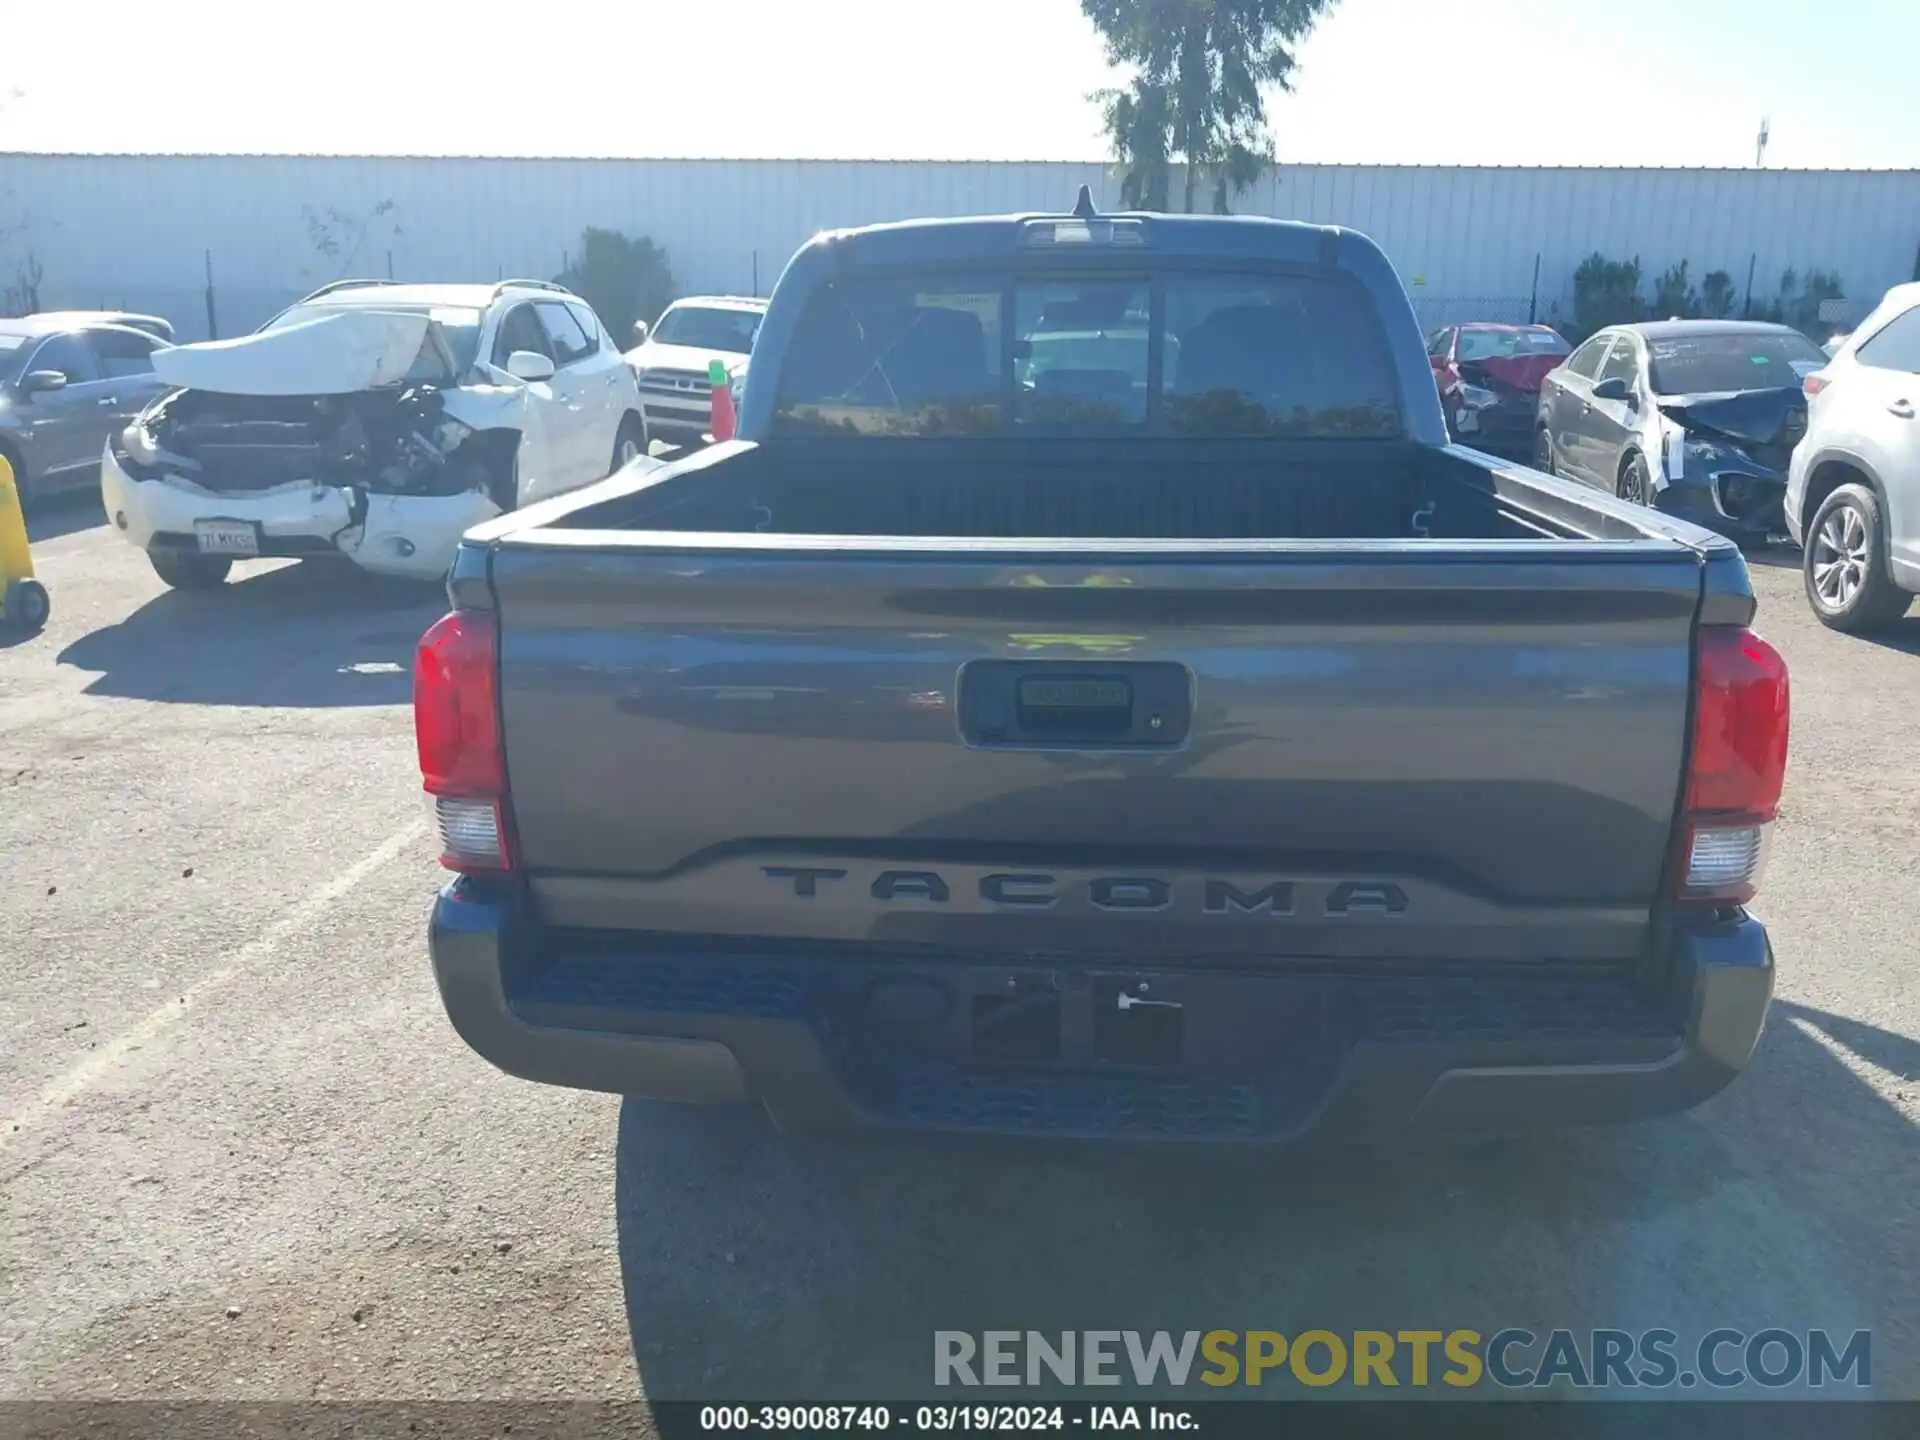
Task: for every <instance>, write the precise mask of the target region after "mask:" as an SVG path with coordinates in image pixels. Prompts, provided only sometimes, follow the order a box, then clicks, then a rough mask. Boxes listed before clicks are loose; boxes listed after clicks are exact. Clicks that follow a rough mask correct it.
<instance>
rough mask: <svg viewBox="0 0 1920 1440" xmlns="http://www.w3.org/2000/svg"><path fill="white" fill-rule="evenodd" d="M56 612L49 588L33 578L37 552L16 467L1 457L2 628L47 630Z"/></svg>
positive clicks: (0, 608)
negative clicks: (29, 538)
mask: <svg viewBox="0 0 1920 1440" xmlns="http://www.w3.org/2000/svg"><path fill="white" fill-rule="evenodd" d="M52 610H53V602H52V601H51V600H50V599H49V598H48V596H47V587H46V586H44V585H42V584H41V583H40V582H39V581H38V580H36V579H34V578H33V549H32V547H31V546H29V545H28V544H27V517H26V515H25V514H24V513H23V512H22V511H21V509H20V487H19V486H18V485H16V484H14V481H13V466H12V465H10V464H8V463H7V457H6V456H4V455H0V625H5V626H6V628H7V629H9V630H24V631H26V632H27V633H28V634H29V635H31V634H33V633H35V632H36V631H38V630H40V629H42V628H44V627H45V625H46V623H47V616H48V615H49V614H50V613H52Z"/></svg>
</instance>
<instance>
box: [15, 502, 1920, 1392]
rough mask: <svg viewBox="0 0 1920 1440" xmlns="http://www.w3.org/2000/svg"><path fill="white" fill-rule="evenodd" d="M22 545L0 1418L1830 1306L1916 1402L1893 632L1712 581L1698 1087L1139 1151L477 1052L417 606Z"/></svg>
mask: <svg viewBox="0 0 1920 1440" xmlns="http://www.w3.org/2000/svg"><path fill="white" fill-rule="evenodd" d="M34 529H35V531H36V535H37V537H38V538H37V543H36V544H35V547H34V551H35V558H36V562H37V564H38V567H39V570H40V575H41V578H42V579H43V580H45V582H46V583H47V585H48V587H49V589H50V590H51V592H52V594H53V598H54V619H53V622H52V625H51V627H50V628H49V630H48V631H47V632H46V633H45V634H43V635H42V636H40V637H38V638H35V639H32V640H28V641H24V642H20V643H14V644H12V645H11V646H9V647H8V648H4V649H0V955H4V957H5V962H6V963H5V964H4V965H0V1291H4V1294H5V1297H6V1300H5V1304H4V1305H0V1397H3V1398H56V1397H118V1398H130V1397H154V1398H188V1397H191V1398H217V1399H241V1398H245V1399H269V1398H273V1399H281V1398H295V1399H309V1398H366V1399H371V1398H378V1397H409V1398H434V1397H446V1398H453V1397H469V1398H516V1399H522V1398H524V1399H542V1398H561V1397H578V1398H607V1397H616V1398H627V1397H631V1396H632V1395H633V1394H634V1393H635V1388H636V1384H638V1385H639V1386H642V1387H644V1389H645V1391H646V1392H647V1393H648V1394H650V1395H652V1396H655V1397H703V1396H716V1395H719V1396H726V1397H729V1398H737V1397H743V1396H765V1397H769V1398H798V1397H801V1396H834V1397H838V1398H842V1399H847V1398H861V1397H871V1396H880V1395H886V1396H898V1397H902V1398H904V1397H906V1396H909V1395H912V1394H914V1393H917V1392H920V1391H922V1390H924V1388H925V1387H926V1386H927V1384H928V1383H929V1381H930V1371H931V1363H930V1362H931V1355H932V1341H931V1335H932V1332H933V1331H934V1330H936V1329H974V1330H979V1329H984V1328H988V1327H991V1326H998V1327H1007V1328H1020V1329H1040V1330H1060V1329H1067V1328H1098V1327H1111V1328H1116V1329H1154V1328H1161V1327H1165V1328H1169V1329H1187V1328H1200V1329H1207V1328H1214V1327H1224V1328H1251V1327H1265V1328H1272V1329H1277V1330H1281V1331H1289V1332H1291V1331H1297V1330H1299V1329H1302V1328H1308V1327H1324V1328H1330V1329H1334V1330H1336V1331H1338V1330H1341V1329H1343V1328H1353V1327H1368V1326H1372V1327H1381V1328H1386V1329H1393V1328H1396V1327H1419V1326H1431V1327H1433V1328H1460V1327H1471V1328H1477V1329H1480V1330H1481V1331H1483V1332H1491V1331H1492V1330H1495V1329H1498V1328H1501V1327H1503V1326H1507V1325H1524V1326H1528V1327H1529V1328H1533V1329H1535V1330H1545V1329H1551V1328H1553V1327H1555V1326H1568V1327H1574V1328H1585V1327H1590V1326H1615V1327H1620V1328H1626V1329H1635V1330H1637V1329H1642V1328H1645V1327H1651V1326H1665V1327H1668V1328H1672V1329H1674V1330H1677V1331H1680V1332H1682V1333H1687V1332H1693V1333H1696V1334H1697V1333H1700V1332H1704V1331H1706V1330H1708V1329H1711V1328H1713V1327H1715V1326H1718V1325H1728V1326H1735V1327H1740V1328H1743V1329H1746V1330H1750V1331H1751V1330H1757V1329H1759V1328H1762V1327H1764V1326H1768V1325H1781V1326H1787V1327H1792V1328H1799V1329H1805V1328H1809V1327H1825V1328H1828V1329H1830V1330H1838V1331H1843V1332H1844V1331H1850V1330H1853V1329H1857V1328H1870V1329H1871V1330H1872V1331H1873V1382H1874V1390H1875V1392H1876V1393H1878V1394H1881V1395H1901V1396H1908V1397H1920V1337H1917V1336H1916V1329H1915V1327H1916V1316H1920V1144H1917V1143H1916V1135H1917V1133H1920V1132H1916V1129H1915V1123H1916V1119H1920V974H1917V972H1920V965H1917V964H1916V959H1917V957H1920V942H1917V941H1916V927H1915V920H1914V915H1915V911H1914V905H1915V899H1916V896H1920V747H1916V745H1915V737H1916V733H1920V732H1916V728H1915V726H1916V716H1920V617H1916V618H1911V619H1909V620H1908V621H1907V622H1906V623H1905V626H1904V628H1903V629H1902V630H1900V631H1899V632H1897V633H1896V634H1895V635H1893V636H1891V637H1888V638H1887V639H1885V640H1883V641H1880V642H1870V641H1864V640H1853V639H1847V638H1844V637H1841V636H1838V635H1835V634H1831V633H1829V632H1827V631H1824V630H1822V629H1821V628H1820V627H1819V626H1818V625H1817V624H1815V622H1814V621H1813V620H1812V618H1811V616H1810V615H1809V614H1808V612H1807V608H1806V605H1805V602H1804V600H1803V599H1802V597H1801V594H1800V589H1799V576H1798V572H1797V570H1795V569H1793V568H1788V566H1787V563H1786V558H1785V557H1773V558H1774V559H1775V560H1777V561H1778V562H1779V563H1762V564H1759V565H1757V566H1756V571H1755V580H1756V584H1757V586H1758V588H1759V590H1760V593H1761V595H1762V597H1763V600H1762V610H1761V617H1760V628H1762V629H1763V630H1764V631H1765V632H1766V633H1767V634H1768V635H1769V637H1770V638H1772V639H1773V640H1774V641H1775V642H1776V643H1777V644H1778V645H1779V646H1780V648H1781V649H1782V650H1783V651H1784V652H1785V654H1786V656H1787V658H1788V660H1789V662H1790V664H1791V666H1792V668H1793V677H1794V696H1795V702H1794V703H1795V714H1794V739H1793V753H1792V762H1791V771H1790V774H1789V778H1788V785H1787V795H1786V804H1785V813H1784V816H1783V819H1782V821H1781V824H1780V826H1779V827H1778V833H1777V835H1776V839H1775V847H1774V851H1773V857H1772V862H1771V870H1770V878H1769V881H1768V884H1767V886H1766V890H1765V893H1764V896H1763V904H1762V906H1761V907H1760V908H1761V909H1762V911H1763V913H1764V914H1765V916H1766V917H1767V918H1768V920H1769V921H1770V922H1771V925H1772V929H1773V936H1774V940H1775V944H1776V947H1777V953H1778V956H1779V960H1780V966H1781V983H1780V995H1779V1000H1778V1002H1777V1004H1776V1009H1775V1012H1774V1016H1773V1020H1772V1023H1771V1025H1770V1026H1769V1029H1768V1032H1767V1035H1766V1037H1765V1039H1764V1041H1763V1042H1762V1047H1761V1050H1760V1053H1759V1055H1758V1056H1757V1058H1756V1060H1755V1062H1754V1064H1753V1066H1752V1068H1751V1070H1750V1071H1749V1072H1748V1074H1747V1075H1746V1076H1744V1077H1743V1078H1742V1079H1741V1080H1740V1081H1739V1082H1738V1083H1737V1084H1736V1085H1735V1086H1734V1087H1733V1089H1731V1090H1730V1091H1728V1092H1727V1093H1725V1094H1723V1095H1722V1096H1720V1097H1718V1098H1716V1099H1715V1100H1714V1101H1712V1102H1711V1103H1709V1104H1708V1105H1707V1106H1705V1107H1704V1108H1703V1109H1701V1110H1699V1111H1697V1112H1695V1113H1694V1114H1692V1115H1689V1116H1686V1117H1682V1118H1679V1119H1675V1120H1671V1121H1667V1122H1663V1123H1659V1124H1655V1125H1650V1126H1645V1127H1641V1128H1637V1129H1630V1130H1621V1131H1606V1132H1598V1133H1583V1134H1574V1135H1565V1136H1557V1137H1549V1138H1543V1139H1539V1140H1531V1141H1526V1142H1516V1143H1511V1144H1502V1145H1495V1146H1487V1147H1481V1148H1479V1149H1476V1150H1472V1151H1467V1152H1442V1153H1436V1154H1431V1155H1424V1156H1419V1157H1414V1158H1407V1159H1401V1160H1395V1161H1385V1160H1366V1159H1362V1158H1360V1157H1352V1158H1350V1159H1345V1160H1341V1161H1339V1162H1337V1163H1330V1162H1328V1161H1326V1160H1325V1159H1323V1158H1321V1157H1315V1158H1314V1159H1313V1160H1312V1161H1311V1163H1306V1162H1304V1161H1303V1160H1301V1159H1299V1158H1297V1157H1289V1156H1287V1155H1279V1156H1262V1157H1233V1156H1228V1157H1219V1158H1213V1157H1208V1158H1193V1157H1187V1158H1183V1159H1182V1160H1181V1161H1180V1162H1179V1163H1177V1164H1170V1163H1168V1162H1167V1160H1166V1158H1165V1157H1164V1156H1163V1155H1151V1156H1144V1157H1143V1156H1140V1155H1138V1154H1127V1153H1117V1152H1108V1151H1098V1150H1094V1151H1084V1150H1066V1149H1058V1148H1047V1149H1039V1148H1028V1147H1022V1146H999V1145H993V1146H983V1145H953V1144H939V1143H920V1142H916V1143H910V1144H908V1143H880V1142H875V1141H843V1140H822V1139H814V1138H806V1137H799V1138H794V1137H783V1136H780V1135H776V1134H774V1133H772V1132H771V1131H770V1130H769V1129H768V1127H767V1126H765V1125H764V1124H763V1123H761V1122H760V1121H759V1120H757V1119H756V1118H755V1117H754V1116H752V1115H742V1114H712V1113H704V1112H690V1111H681V1110H672V1109H665V1108H659V1107H654V1106H649V1105H644V1104H639V1103H631V1104H628V1105H626V1106H624V1107H623V1106H622V1105H621V1103H620V1102H618V1101H616V1100H613V1099H609V1098H605V1097H597V1096H587V1095H575V1094H569V1093H562V1092H558V1091H549V1090H545V1089H541V1088H537V1087H534V1086H530V1085H526V1084H522V1083H520V1082H517V1081H513V1080H509V1079H507V1078H505V1077H504V1076H501V1075H499V1074H497V1073H495V1072H494V1071H493V1070H491V1069H490V1068H489V1067H488V1066H487V1065H485V1064H484V1063H483V1062H482V1061H480V1060H479V1059H478V1058H477V1057H475V1056H474V1055H472V1054H471V1053H469V1052H468V1051H467V1050H466V1049H465V1047H464V1046H463V1045H462V1044H461V1043H460V1042H459V1041H458V1040H457V1039H456V1038H455V1036H454V1034H453V1032H452V1031H451V1030H450V1029H449V1028H448V1026H447V1025H446V1023H445V1020H444V1018H443V1016H442V1014H441V1011H440V1006H439V1001H438V997H437V995H436V994H435V991H434V987H433V983H432V979H431V977H430V975H429V973H428V969H427V964H426V956H425V946H424V923H425V915H426V907H427V903H428V900H429V897H430V896H431V895H432V893H433V890H434V887H435V886H436V884H437V883H438V882H437V875H438V873H439V872H438V871H437V870H436V868H435V866H434V864H433V859H432V854H431V851H430V850H429V846H428V841H427V833H426V826H425V823H424V809H423V805H422V803H421V801H420V798H419V795H418V789H417V777H416V774H415V769H414V757H413V753H412V739H411V723H410V713H409V710H408V703H407V702H408V695H409V679H408V674H407V667H408V665H409V663H410V658H411V647H412V643H413V641H414V639H415V638H416V637H417V635H418V634H419V632H420V630H421V629H422V628H423V627H424V626H425V625H426V624H427V623H428V621H430V620H431V619H432V618H433V616H434V615H435V614H436V613H438V609H439V597H438V596H437V594H435V593H433V592H431V591H421V590H418V589H411V590H408V589H395V588H391V587H386V586H381V585H378V584H375V583H373V582H371V581H369V580H367V579H365V578H364V577H361V576H359V575H358V574H356V573H353V572H350V571H344V570H342V571H329V570H326V569H323V568H319V567H314V566H291V565H280V566H276V565H274V564H273V563H270V562H268V563H259V564H255V565H249V566H242V567H240V569H239V571H237V572H236V575H237V578H236V580H235V581H234V582H233V583H231V584H229V585H228V586H227V587H225V588H224V589H223V590H221V591H220V592H218V593H213V594H204V595H189V594H180V593H170V592H166V591H164V590H163V589H162V587H161V585H160V583H159V581H158V580H157V579H155V578H154V577H153V575H152V574H151V572H150V571H149V570H148V568H147V567H146V565H145V564H144V563H143V562H142V561H141V560H140V559H139V557H138V556H137V555H135V554H134V553H133V552H132V551H131V550H129V549H128V548H127V547H126V546H125V545H124V544H122V543H121V542H120V541H119V540H118V539H117V538H116V537H115V536H114V535H113V534H112V533H111V532H110V531H109V530H107V529H106V528H104V527H103V525H102V524H101V523H100V520H99V516H98V515H97V513H94V512H93V511H92V510H90V508H89V507H88V506H86V505H77V506H73V507H68V508H66V509H63V510H58V511H53V512H50V513H49V514H46V515H42V516H39V517H37V518H36V521H35V525H34ZM0 643H4V642H0ZM623 1269H624V1287H623ZM629 1313H630V1314H631V1319H632V1332H633V1337H634V1343H633V1345H632V1346H631V1347H630V1345H629V1339H628V1334H629V1330H628V1318H629ZM636 1357H637V1358H636Z"/></svg>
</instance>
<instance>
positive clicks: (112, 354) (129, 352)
mask: <svg viewBox="0 0 1920 1440" xmlns="http://www.w3.org/2000/svg"><path fill="white" fill-rule="evenodd" d="M87 338H88V339H90V340H91V341H92V342H93V353H94V354H95V355H97V356H98V357H99V358H100V372H101V374H103V375H105V376H106V378H107V379H109V380H120V379H124V378H125V377H127V376H130V375H151V374H152V373H153V352H154V349H155V347H157V346H158V345H159V343H160V342H159V341H157V340H155V339H154V338H153V337H152V336H151V335H140V334H135V333H134V332H133V331H131V330H95V331H93V332H92V333H91V334H90V335H89V336H88V337H87Z"/></svg>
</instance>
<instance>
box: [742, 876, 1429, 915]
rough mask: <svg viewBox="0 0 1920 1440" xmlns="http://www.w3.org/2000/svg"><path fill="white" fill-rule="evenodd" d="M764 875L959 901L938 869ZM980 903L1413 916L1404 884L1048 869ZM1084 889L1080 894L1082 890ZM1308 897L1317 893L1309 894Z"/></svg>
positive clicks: (821, 887) (811, 893)
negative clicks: (1076, 873)
mask: <svg viewBox="0 0 1920 1440" xmlns="http://www.w3.org/2000/svg"><path fill="white" fill-rule="evenodd" d="M761 873H762V874H764V875H766V877H767V878H768V879H770V880H777V881H779V882H780V883H782V884H784V885H787V886H789V887H791V893H792V895H793V897H794V898H795V899H797V900H816V899H819V898H820V896H821V895H822V894H823V893H825V892H826V889H827V887H829V886H838V885H841V884H849V883H850V884H852V885H855V886H861V885H864V887H865V889H866V892H867V894H868V895H870V896H871V897H872V898H873V899H874V900H875V901H878V902H879V903H880V904H883V905H892V904H921V905H925V904H935V905H944V904H946V903H948V902H949V901H951V900H952V899H953V894H954V888H955V886H954V883H953V882H951V881H949V880H948V879H947V877H946V876H944V875H942V874H941V873H940V872H939V871H937V870H880V871H876V872H874V874H873V876H872V879H871V880H864V881H863V880H862V879H859V878H856V877H853V876H851V875H850V873H849V872H848V871H847V870H846V869H845V868H844V867H841V866H827V865H763V866H762V867H761ZM972 883H973V884H974V885H975V886H977V888H978V892H979V896H980V899H981V900H983V901H985V902H986V903H987V904H989V905H994V906H1003V907H1006V908H1008V909H1045V908H1047V907H1048V906H1051V905H1054V904H1056V903H1058V902H1059V901H1061V900H1062V899H1066V898H1070V897H1071V898H1077V899H1080V900H1083V901H1085V902H1086V903H1088V904H1090V905H1092V906H1093V908H1094V909H1096V910H1105V911H1110V912H1116V913H1117V912H1125V911H1129V910H1137V911H1141V912H1161V911H1167V910H1172V909H1178V908H1182V907H1183V906H1184V908H1188V909H1198V910H1199V911H1200V913H1202V914H1205V915H1283V916H1284V915H1295V914H1300V913H1318V914H1323V915H1386V916H1395V915H1402V914H1405V913H1406V909H1407V895H1406V892H1405V891H1404V890H1402V889H1401V888H1400V887H1399V886H1398V885H1395V884H1392V883H1391V882H1388V881H1381V880H1332V881H1326V880H1317V881H1313V882H1311V883H1309V882H1303V881H1297V880H1268V881H1265V882H1264V883H1263V882H1260V881H1249V880H1246V879H1238V880H1229V879H1222V878H1217V877H1211V876H1195V877H1189V878H1187V879H1186V880H1185V882H1184V883H1182V882H1180V881H1176V880H1175V879H1172V878H1168V877H1165V876H1159V875H1138V874H1135V875H1094V876H1088V877H1076V878H1075V879H1073V880H1071V881H1062V880H1060V879H1059V878H1058V877H1056V876H1054V875H1051V874H1048V873H1046V872H1045V871H1006V872H1002V873H996V874H992V875H982V876H980V877H979V878H978V879H977V880H976V881H973V882H972ZM1076 892H1077V893H1076ZM1302 892H1311V893H1310V895H1308V896H1303V894H1302Z"/></svg>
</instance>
